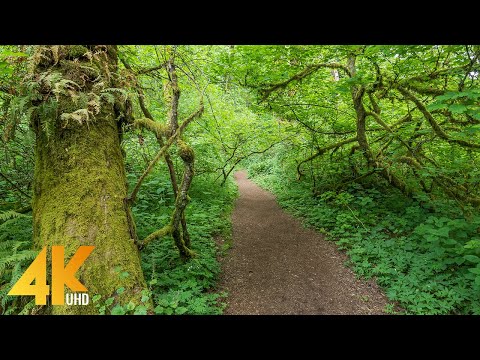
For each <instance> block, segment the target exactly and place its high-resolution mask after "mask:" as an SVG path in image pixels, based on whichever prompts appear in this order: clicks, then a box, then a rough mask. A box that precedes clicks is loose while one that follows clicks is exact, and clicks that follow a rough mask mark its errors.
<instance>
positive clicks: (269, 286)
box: [220, 171, 387, 314]
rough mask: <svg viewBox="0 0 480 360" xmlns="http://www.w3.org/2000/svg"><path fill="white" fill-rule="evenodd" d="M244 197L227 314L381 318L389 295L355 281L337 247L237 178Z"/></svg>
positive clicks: (227, 276) (229, 264) (228, 272)
mask: <svg viewBox="0 0 480 360" xmlns="http://www.w3.org/2000/svg"><path fill="white" fill-rule="evenodd" d="M235 179H236V180H237V182H238V186H239V191H240V197H239V199H238V200H237V203H236V207H235V210H234V212H233V215H232V222H233V246H232V248H231V249H230V250H229V251H228V255H227V256H226V257H225V258H224V259H223V264H222V266H223V274H222V278H221V280H220V285H221V287H222V289H224V290H227V291H228V293H229V297H228V299H227V302H228V306H227V308H226V310H225V314H382V313H383V308H384V306H385V304H386V303H387V300H386V297H385V295H384V294H383V293H382V292H381V290H380V289H379V288H378V287H377V286H376V284H375V283H374V282H372V281H370V282H365V281H360V280H358V279H356V278H355V275H354V274H353V272H352V271H351V270H350V269H348V268H346V267H345V266H344V265H343V264H344V262H345V261H346V256H345V255H344V254H342V253H341V252H339V251H338V250H337V249H336V246H335V244H333V243H332V242H328V241H326V240H324V239H323V236H322V235H321V234H319V233H317V232H315V231H313V230H309V229H305V228H303V226H302V225H301V223H300V221H298V220H296V219H295V218H293V217H292V216H290V215H289V214H287V213H285V211H283V210H282V209H281V208H280V206H279V205H278V204H277V202H276V201H275V197H274V196H273V195H272V194H270V193H269V192H267V191H264V190H262V189H261V188H260V187H258V186H257V185H256V184H254V183H253V182H251V181H250V180H248V179H247V175H246V172H244V171H240V172H237V173H236V174H235Z"/></svg>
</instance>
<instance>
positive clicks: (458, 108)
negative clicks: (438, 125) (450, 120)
mask: <svg viewBox="0 0 480 360" xmlns="http://www.w3.org/2000/svg"><path fill="white" fill-rule="evenodd" d="M448 110H450V111H451V112H452V113H454V114H462V113H464V112H465V111H467V107H466V106H465V105H463V104H453V105H450V106H449V107H448Z"/></svg>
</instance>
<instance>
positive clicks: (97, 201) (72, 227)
mask: <svg viewBox="0 0 480 360" xmlns="http://www.w3.org/2000/svg"><path fill="white" fill-rule="evenodd" d="M68 104H69V103H68V102H67V103H61V104H60V108H62V110H64V109H65V107H66V106H67V105H68ZM52 120H53V121H55V122H56V123H57V124H58V119H41V121H50V122H51V121H52ZM35 159H36V163H35V173H34V197H33V204H32V207H33V223H34V242H35V244H36V245H37V246H38V247H42V246H45V245H47V246H52V245H64V246H65V258H66V261H67V259H69V258H70V257H71V256H72V255H73V254H74V253H75V252H76V250H77V249H78V247H79V246H81V245H94V246H95V249H94V251H93V252H92V254H91V255H90V256H89V258H88V259H87V260H86V262H85V263H84V264H83V266H82V267H81V268H80V270H79V271H78V272H77V277H78V278H79V280H80V281H81V282H82V283H83V284H84V285H85V286H86V287H87V288H88V291H89V294H90V295H91V296H93V294H100V295H102V296H104V297H109V296H112V295H113V294H115V292H116V290H117V289H118V288H120V287H124V288H125V291H124V292H123V294H122V295H120V296H118V299H117V300H118V301H119V302H121V303H128V301H130V300H133V301H134V302H136V303H139V302H140V298H141V290H142V289H144V288H145V287H146V284H145V280H144V278H143V273H142V270H141V267H140V258H139V253H138V249H137V248H136V246H135V244H134V242H133V240H132V239H131V236H130V231H129V226H128V221H127V212H126V209H125V206H124V199H125V197H126V196H127V185H126V175H125V168H124V162H123V161H124V160H123V155H122V153H121V149H120V143H119V138H118V129H117V124H116V121H115V117H114V110H113V106H112V105H108V104H107V105H104V106H102V108H101V112H100V113H99V114H98V115H97V116H96V119H95V122H93V123H90V124H89V125H88V126H87V125H85V124H83V125H82V124H79V123H78V122H70V123H69V125H68V127H66V128H61V126H58V125H57V126H56V128H55V129H54V133H53V135H52V136H50V137H48V136H47V134H46V133H45V131H43V130H42V129H39V130H38V131H37V137H36V150H35ZM116 268H120V269H121V270H122V271H124V272H128V274H129V276H127V277H120V276H119V274H118V272H117V271H115V269H116ZM67 291H68V290H67ZM53 313H56V314H78V313H82V314H95V313H97V311H96V309H95V307H94V306H93V304H90V305H89V306H55V307H54V308H53Z"/></svg>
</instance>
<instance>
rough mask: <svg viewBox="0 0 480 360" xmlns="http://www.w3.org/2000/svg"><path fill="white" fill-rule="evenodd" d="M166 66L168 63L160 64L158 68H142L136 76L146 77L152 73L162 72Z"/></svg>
mask: <svg viewBox="0 0 480 360" xmlns="http://www.w3.org/2000/svg"><path fill="white" fill-rule="evenodd" d="M165 65H166V63H163V64H160V65H157V66H152V67H149V68H141V69H138V70H136V71H135V74H137V75H145V74H148V73H151V72H155V71H158V70H162V69H165ZM130 69H131V68H130Z"/></svg>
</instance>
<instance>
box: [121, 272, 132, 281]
mask: <svg viewBox="0 0 480 360" xmlns="http://www.w3.org/2000/svg"><path fill="white" fill-rule="evenodd" d="M129 275H130V274H129V273H128V271H123V272H121V273H120V278H121V279H125V278H127V277H128V276H129Z"/></svg>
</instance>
